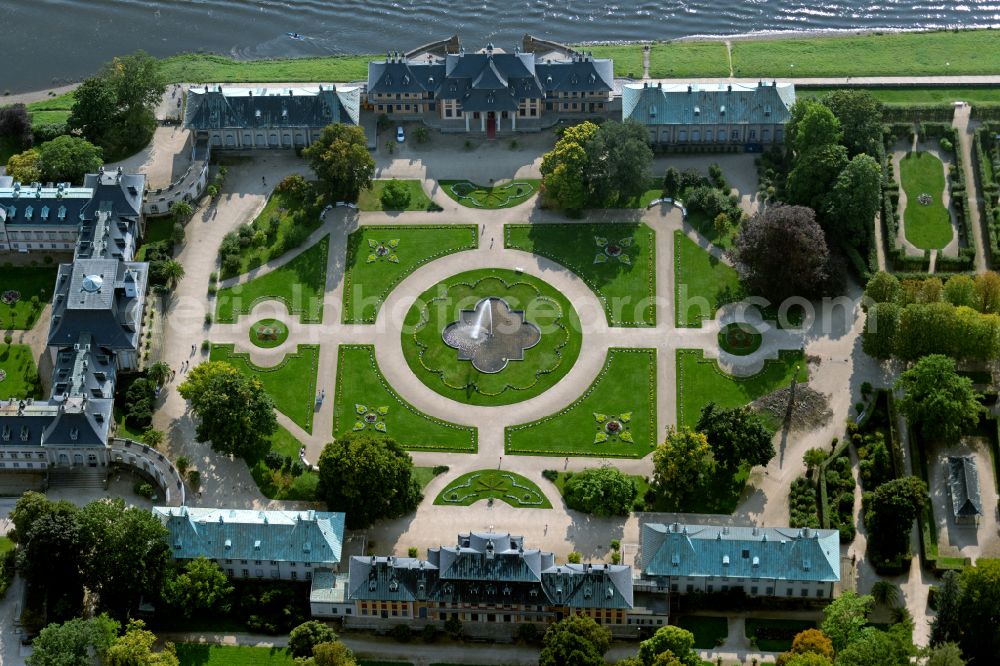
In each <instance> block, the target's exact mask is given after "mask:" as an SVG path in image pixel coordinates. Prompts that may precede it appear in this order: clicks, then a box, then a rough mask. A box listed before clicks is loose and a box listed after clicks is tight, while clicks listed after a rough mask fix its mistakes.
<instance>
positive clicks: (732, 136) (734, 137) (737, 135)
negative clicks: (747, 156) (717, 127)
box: [729, 130, 740, 141]
mask: <svg viewBox="0 0 1000 666" xmlns="http://www.w3.org/2000/svg"><path fill="white" fill-rule="evenodd" d="M729 138H730V139H732V140H733V141H739V140H740V133H739V131H737V130H733V131H732V132H731V133H730V134H729Z"/></svg>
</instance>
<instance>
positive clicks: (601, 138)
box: [584, 120, 653, 207]
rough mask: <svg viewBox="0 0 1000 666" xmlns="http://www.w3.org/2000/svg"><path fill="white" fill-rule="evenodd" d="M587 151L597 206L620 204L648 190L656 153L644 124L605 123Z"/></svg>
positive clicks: (591, 189)
mask: <svg viewBox="0 0 1000 666" xmlns="http://www.w3.org/2000/svg"><path fill="white" fill-rule="evenodd" d="M584 148H585V150H586V151H587V161H588V163H589V164H590V173H589V179H590V195H591V198H592V200H593V201H594V202H595V203H597V204H600V205H604V206H609V207H610V206H616V205H621V204H623V203H625V202H626V201H628V200H629V199H632V198H633V197H638V196H639V195H640V194H642V193H643V192H645V191H646V188H647V187H648V186H649V181H650V177H651V174H650V168H649V167H650V165H651V164H652V163H653V151H652V150H650V148H649V143H648V136H647V134H646V128H645V127H644V126H643V125H640V124H639V123H636V122H633V121H628V122H624V123H621V122H618V121H615V120H610V121H607V122H604V123H602V124H601V126H600V127H599V128H598V129H597V132H595V133H594V136H593V138H592V139H591V140H590V141H589V142H588V143H586V144H585V146H584Z"/></svg>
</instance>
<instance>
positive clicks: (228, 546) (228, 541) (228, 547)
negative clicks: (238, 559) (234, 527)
mask: <svg viewBox="0 0 1000 666" xmlns="http://www.w3.org/2000/svg"><path fill="white" fill-rule="evenodd" d="M232 547H233V540H232V539H226V543H225V548H226V550H231V549H232Z"/></svg>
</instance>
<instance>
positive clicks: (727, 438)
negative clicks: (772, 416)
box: [695, 402, 774, 473]
mask: <svg viewBox="0 0 1000 666" xmlns="http://www.w3.org/2000/svg"><path fill="white" fill-rule="evenodd" d="M695 430H697V431H698V432H700V433H704V435H705V437H707V438H708V444H709V446H711V447H712V456H713V457H714V458H715V462H717V463H718V464H719V465H720V466H721V467H723V468H725V469H726V470H728V471H729V472H730V473H732V472H734V471H735V470H736V469H737V468H738V467H739V466H740V465H742V464H747V465H749V466H750V467H754V466H756V465H766V464H767V463H768V462H770V460H771V458H773V457H774V444H773V443H772V442H771V439H772V433H771V431H770V430H768V429H767V426H766V425H764V421H763V419H761V418H760V416H758V415H757V413H756V412H754V411H753V410H751V409H750V407H749V406H748V405H744V406H742V407H733V408H731V409H722V408H720V407H719V406H718V405H716V404H715V403H714V402H710V403H708V404H707V405H705V406H704V407H703V408H702V410H701V416H699V417H698V423H697V425H695Z"/></svg>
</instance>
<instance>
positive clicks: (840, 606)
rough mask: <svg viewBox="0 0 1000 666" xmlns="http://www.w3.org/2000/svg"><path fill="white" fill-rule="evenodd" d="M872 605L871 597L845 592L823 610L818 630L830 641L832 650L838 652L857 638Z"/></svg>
mask: <svg viewBox="0 0 1000 666" xmlns="http://www.w3.org/2000/svg"><path fill="white" fill-rule="evenodd" d="M874 605H875V600H874V599H873V598H872V597H871V595H868V594H865V595H858V594H857V593H856V592H851V591H847V592H843V593H842V594H841V595H840V596H839V597H837V598H836V599H834V600H833V601H831V602H830V603H829V604H828V605H827V606H826V608H824V609H823V617H824V619H823V624H822V626H821V627H820V628H821V629H822V630H823V633H824V634H825V635H826V636H827V637H828V638H829V639H830V642H831V643H832V644H833V649H834V650H836V651H837V652H840V651H841V650H843V649H844V648H845V647H847V646H848V644H850V643H852V642H853V641H855V640H856V639H857V638H858V636H859V635H860V634H861V630H862V629H864V628H865V625H867V624H868V614H869V613H871V611H872V608H873V607H874Z"/></svg>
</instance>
